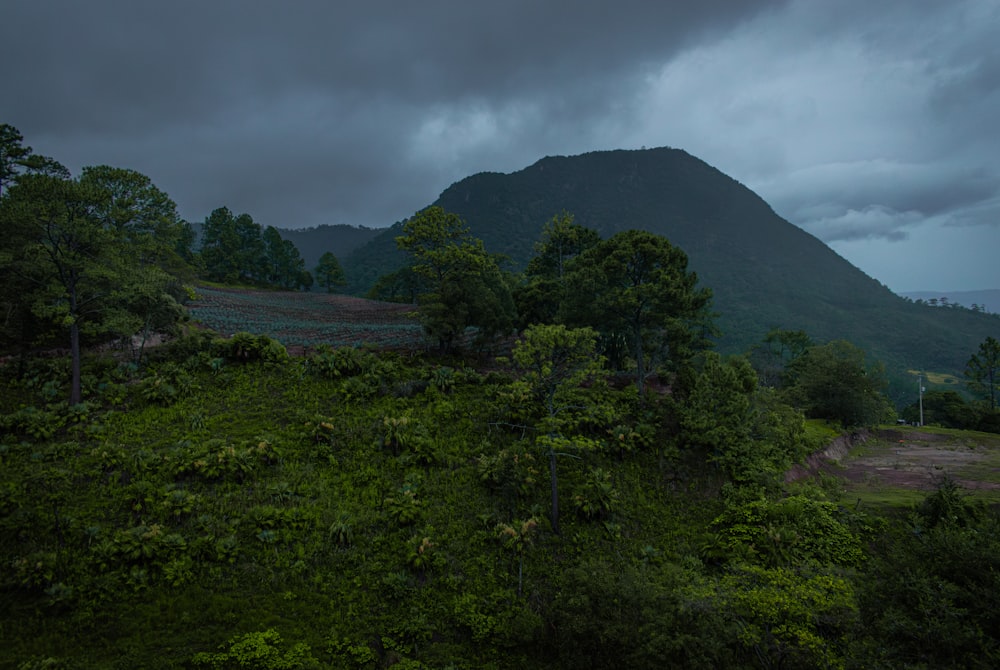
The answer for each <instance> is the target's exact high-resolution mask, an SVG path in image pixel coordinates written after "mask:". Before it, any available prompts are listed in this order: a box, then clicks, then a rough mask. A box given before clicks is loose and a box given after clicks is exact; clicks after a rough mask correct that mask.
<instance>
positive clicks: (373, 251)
mask: <svg viewBox="0 0 1000 670" xmlns="http://www.w3.org/2000/svg"><path fill="white" fill-rule="evenodd" d="M433 204H435V205H440V206H441V207H443V208H445V209H446V210H448V211H452V212H455V213H457V214H459V215H460V216H461V217H462V218H463V219H465V221H466V222H467V223H468V225H469V227H470V229H471V232H472V234H473V235H475V236H477V237H479V238H481V239H482V240H483V241H484V243H485V245H486V248H487V249H488V250H489V251H491V252H493V253H500V254H505V255H507V256H508V257H509V258H510V261H511V266H512V268H513V269H520V268H523V267H524V265H525V264H526V262H527V260H528V259H529V258H530V257H531V254H532V250H533V244H534V243H535V241H536V240H537V239H538V236H539V233H540V231H541V228H542V226H543V224H544V223H545V222H546V221H547V220H549V219H551V218H552V217H553V216H554V215H555V214H558V213H559V212H561V211H564V210H565V211H568V212H571V213H572V214H574V216H575V217H576V222H577V223H580V224H582V225H584V226H587V227H590V228H594V229H596V230H598V231H599V232H600V233H601V234H602V236H604V237H608V236H610V235H611V234H613V233H615V232H617V231H621V230H625V229H629V228H637V229H643V230H649V231H651V232H655V233H658V234H661V235H664V236H666V237H667V238H668V239H669V240H670V241H671V243H673V244H675V245H677V246H679V247H681V248H682V249H683V250H684V251H685V252H686V253H687V255H688V257H689V259H690V267H691V269H693V270H694V271H695V272H697V274H698V276H699V278H700V282H701V284H702V285H703V286H708V287H710V288H711V289H712V291H713V292H714V296H715V298H714V307H715V310H716V311H717V312H718V313H719V315H720V316H719V319H718V325H719V326H720V328H721V330H722V336H721V338H720V340H719V346H720V349H721V350H722V351H745V350H746V349H747V348H748V347H749V346H751V345H752V344H754V343H756V342H759V341H760V339H761V338H762V337H763V336H764V335H765V334H766V333H767V332H768V331H769V330H771V329H773V328H783V329H788V330H805V331H806V332H807V333H808V334H809V335H810V336H811V337H812V338H813V339H814V340H816V341H820V342H824V341H829V340H834V339H840V338H843V339H848V340H850V341H852V342H854V343H855V344H857V345H858V346H860V347H862V348H863V349H865V350H866V351H868V352H869V353H870V354H871V355H872V356H874V357H876V358H879V359H881V360H882V361H884V362H885V363H886V364H887V367H888V368H889V370H890V372H891V373H892V375H891V376H893V377H894V378H896V379H897V380H898V381H897V384H905V383H908V382H904V381H902V378H901V375H903V371H905V370H908V369H917V370H921V369H926V370H938V371H947V372H958V371H960V370H961V369H962V368H963V367H964V364H965V362H966V360H967V359H968V357H969V355H970V354H971V353H972V352H973V351H974V350H975V349H976V347H977V346H978V345H979V343H980V342H982V341H983V340H984V339H985V338H986V337H987V336H988V335H991V334H992V335H996V334H997V332H998V330H1000V319H998V318H997V317H995V316H991V315H984V314H978V313H973V312H972V311H970V310H939V309H935V308H932V307H928V306H924V305H916V304H913V303H911V302H909V301H907V300H904V299H902V298H900V297H898V296H896V295H895V294H893V293H892V292H891V291H889V289H888V288H886V287H885V286H883V285H881V284H880V283H879V282H877V281H875V280H874V279H872V278H871V277H869V276H867V275H865V274H864V273H863V272H861V271H860V270H858V269H857V268H855V267H854V266H852V265H851V264H850V263H848V262H847V261H846V260H844V259H843V258H841V257H840V256H839V255H837V254H836V253H835V252H833V251H832V250H831V249H830V248H829V247H827V246H826V245H825V244H823V243H822V242H820V241H819V240H818V239H816V238H815V237H813V236H812V235H810V234H808V233H806V232H804V231H803V230H801V229H800V228H798V227H796V226H794V225H792V224H790V223H788V222H787V221H785V220H784V219H782V218H781V217H779V216H778V215H777V214H775V213H774V211H773V210H772V209H771V208H770V207H769V206H768V204H767V203H766V202H764V201H763V200H762V199H761V198H760V197H759V196H757V195H756V194H754V193H753V192H752V191H750V190H749V189H748V188H746V187H745V186H743V185H742V184H740V183H739V182H737V181H735V180H733V179H731V178H730V177H727V176H726V175H725V174H723V173H722V172H720V171H719V170H717V169H715V168H713V167H711V166H710V165H708V164H706V163H705V162H703V161H701V160H699V159H697V158H695V157H693V156H691V155H689V154H687V153H685V152H684V151H681V150H677V149H666V148H662V149H649V150H637V151H604V152H594V153H589V154H584V155H580V156H572V157H549V158H544V159H542V160H540V161H538V162H537V163H535V164H534V165H532V166H530V167H528V168H525V169H524V170H521V171H519V172H515V173H512V174H499V173H482V174H477V175H473V176H471V177H468V178H466V179H463V180H462V181H460V182H458V183H456V184H453V185H452V186H451V187H450V188H448V189H447V190H446V191H445V192H444V193H442V194H441V196H440V197H439V198H438V199H437V200H436V201H435V202H434V203H433ZM398 234H399V225H398V224H397V226H394V227H393V228H390V229H388V230H386V231H384V232H383V233H382V234H380V235H379V236H377V237H376V238H374V239H373V240H372V241H371V242H369V243H368V244H366V245H364V246H362V247H360V248H359V249H357V250H356V251H355V252H354V253H353V254H351V255H350V256H349V257H348V258H346V259H345V269H346V270H347V273H348V278H349V281H350V282H351V289H352V290H353V291H355V292H362V291H364V290H366V289H367V288H368V287H370V286H371V284H372V283H373V282H374V281H375V279H376V278H377V277H378V276H379V275H381V274H384V273H386V272H389V271H391V270H393V269H395V268H398V267H399V266H400V265H402V264H403V263H404V262H405V257H404V255H403V254H401V253H400V252H399V251H398V250H396V248H395V243H394V237H395V236H396V235H398Z"/></svg>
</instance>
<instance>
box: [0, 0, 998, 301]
mask: <svg viewBox="0 0 1000 670" xmlns="http://www.w3.org/2000/svg"><path fill="white" fill-rule="evenodd" d="M998 26H1000V3H997V2H996V1H995V0H955V1H954V2H949V3H944V2H939V1H938V0H880V1H879V2H871V1H870V0H842V1H840V2H826V1H824V0H759V1H753V2H750V1H747V0H703V1H701V2H685V3H680V2H649V1H648V0H623V1H619V2H610V1H601V2H597V1H595V0H584V1H576V2H571V1H570V0H561V1H559V2H539V1H538V0H534V1H529V0H511V1H509V2H502V3H501V2H471V1H469V2H459V1H458V0H427V1H425V2H419V3H418V2H400V1H395V0H394V1H392V2H389V1H386V0H370V1H368V2H325V1H320V0H312V1H305V0H299V1H295V0H289V1H288V2H280V3H279V2H276V1H275V2H263V1H262V2H245V1H237V0H205V1H201V2H193V1H191V0H179V1H172V2H145V1H139V0H127V1H126V0H121V1H114V0H92V1H88V2H82V1H78V0H59V1H56V0H11V1H8V2H7V3H5V6H4V9H3V11H2V21H0V62H3V63H4V64H5V69H4V83H3V88H2V89H0V90H2V91H3V94H2V95H0V122H5V123H11V124H13V125H15V126H17V127H18V128H19V129H20V130H21V131H22V132H23V133H24V135H25V138H26V141H27V143H29V144H31V145H32V146H34V148H35V149H36V151H38V152H40V153H43V154H48V155H51V156H53V157H55V158H57V159H59V160H61V161H63V162H64V163H65V164H66V165H67V166H68V167H70V168H71V169H72V170H73V171H74V172H75V171H78V170H79V169H80V168H81V167H83V166H84V165H93V164H101V163H106V164H111V165H116V166H121V167H130V168H133V169H136V170H139V171H141V172H143V173H145V174H147V175H149V176H150V177H151V178H152V179H153V180H154V182H155V183H156V184H157V185H159V186H160V187H161V188H163V189H164V190H166V191H167V192H168V193H169V194H170V195H171V196H172V197H173V198H174V199H175V200H176V201H177V203H178V205H179V208H180V210H181V213H182V214H183V215H184V216H186V217H187V218H189V219H192V220H200V219H202V218H204V217H205V216H206V215H207V214H208V212H209V211H211V210H212V209H214V208H215V207H219V206H222V205H225V206H228V207H229V208H230V209H232V210H234V211H237V212H248V213H250V214H251V215H253V216H254V218H255V219H256V220H258V221H260V222H261V223H263V224H265V225H276V226H279V227H305V226H311V225H318V224H322V223H352V224H359V225H368V226H383V225H388V224H390V223H393V222H395V221H396V220H399V219H402V218H404V217H406V216H409V215H410V214H412V213H413V212H414V211H415V210H417V209H418V208H420V207H423V206H424V205H426V204H428V203H429V202H431V201H433V200H434V198H435V197H436V196H437V195H438V194H439V193H440V191H442V190H443V189H444V188H446V187H447V186H448V185H450V184H451V183H452V182H454V181H457V180H459V179H461V178H463V177H465V176H468V175H469V174H472V173H475V172H479V171H484V170H489V171H503V172H509V171H514V170H518V169H521V168H523V167H525V166H527V165H530V164H531V163H534V162H535V161H536V160H538V159H539V158H541V157H543V156H545V155H552V154H562V155H571V154H577V153H583V152H587V151H593V150H598V149H614V148H639V147H640V146H650V147H652V146H664V145H667V146H674V147H679V148H682V149H685V150H687V151H689V152H690V153H692V154H693V155H695V156H698V157H699V158H702V159H704V160H706V161H708V162H709V163H711V164H712V165H714V166H716V167H718V168H719V169H720V170H722V171H723V172H725V173H726V174H729V175H731V176H733V177H735V178H736V179H738V180H740V181H741V182H743V183H745V184H747V185H748V186H750V187H751V188H752V189H754V190H755V191H757V192H758V193H759V194H760V195H761V196H762V197H764V198H765V200H767V201H768V202H769V203H771V204H772V206H773V207H774V208H775V210H776V211H777V212H778V213H779V214H780V215H782V216H784V217H785V218H787V219H788V220H790V221H792V222H793V223H795V224H797V225H799V226H801V227H803V228H804V229H806V230H808V231H810V232H812V233H814V234H816V235H817V236H819V237H820V238H821V239H823V240H825V241H827V242H828V243H830V244H831V245H834V246H835V248H838V249H842V250H844V251H843V253H845V254H848V259H849V260H853V259H854V258H857V259H864V260H865V262H868V261H869V260H870V259H872V258H874V256H873V255H872V254H873V252H872V251H871V249H872V248H873V247H872V245H879V247H878V248H879V249H882V248H883V247H882V246H881V245H890V246H886V247H884V249H885V253H884V254H883V256H885V258H887V259H888V260H887V261H885V262H879V263H878V266H877V268H876V269H875V270H872V269H868V268H864V267H863V268H862V269H867V270H868V271H869V273H870V274H873V275H874V276H878V277H879V278H880V279H882V280H883V281H886V282H887V283H890V284H893V285H895V283H899V284H903V283H904V279H905V278H906V276H907V275H906V273H907V272H910V271H909V270H908V269H907V267H906V266H904V265H901V264H899V265H893V264H892V259H893V258H897V257H912V256H918V255H921V254H923V255H926V256H927V257H928V259H930V258H931V257H932V256H933V255H934V254H938V255H939V256H940V250H941V248H942V242H941V240H951V239H954V240H955V248H956V249H959V248H961V249H965V250H969V249H975V250H979V249H981V248H983V246H984V244H983V240H984V239H991V238H990V235H992V236H993V238H992V239H995V240H996V243H997V244H996V246H1000V226H998V225H997V222H998V221H1000V134H998V133H997V132H996V130H995V126H996V119H997V118H998V112H1000V40H997V39H996V33H997V28H998ZM972 230H975V231H976V233H975V235H976V236H975V238H973V237H972V236H971V233H970V232H969V231H972ZM928 231H933V234H932V233H930V232H928ZM959 235H964V236H965V237H964V238H962V241H961V243H959V238H958V237H957V236H959ZM972 239H975V243H972V242H971V240H972ZM931 240H933V242H932V241H931ZM866 245H867V246H866ZM892 245H894V246H892ZM921 245H923V246H921ZM986 246H989V245H986ZM904 247H905V252H903V253H900V250H901V249H903V248H904ZM862 251H863V252H864V253H861V252H862ZM849 254H858V255H857V256H850V255H849ZM956 258H957V257H956ZM977 258H978V256H977ZM934 261H935V262H930V261H928V262H927V263H923V264H922V266H923V267H934V268H935V271H936V272H940V273H942V274H940V275H939V276H940V277H941V279H940V280H937V281H938V284H937V287H939V288H949V289H954V288H956V287H958V286H959V285H960V283H961V282H972V281H975V282H977V283H979V282H981V281H982V277H983V276H987V277H990V276H992V277H995V280H994V281H992V283H993V284H995V286H996V287H1000V270H996V269H991V270H988V271H983V273H980V274H977V275H975V277H974V278H973V275H971V274H965V275H962V274H961V273H962V272H963V271H964V270H965V269H966V268H968V267H969V266H970V263H962V262H961V261H949V262H947V263H945V262H941V261H940V259H939V258H935V259H934ZM858 262H861V260H859V261H858ZM994 265H995V264H994ZM876 270H877V271H876ZM894 272H898V277H901V278H902V279H899V280H898V282H897V280H896V279H894V278H893V277H895V276H897V275H894V274H893V273H894ZM946 272H948V273H951V274H947V275H946V274H944V273H946ZM990 272H992V275H991V274H989V273H990ZM984 273H985V274H984ZM960 275H961V276H960ZM949 277H950V278H949ZM961 277H965V278H964V279H963V278H961ZM945 284H946V285H945ZM990 287H993V286H990ZM919 288H935V286H934V284H927V285H924V286H912V285H907V290H916V289H919ZM973 288H984V286H974V287H973Z"/></svg>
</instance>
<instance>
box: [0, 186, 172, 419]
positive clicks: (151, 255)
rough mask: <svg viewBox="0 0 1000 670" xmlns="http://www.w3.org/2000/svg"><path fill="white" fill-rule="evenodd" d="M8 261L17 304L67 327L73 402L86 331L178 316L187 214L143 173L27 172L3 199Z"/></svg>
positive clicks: (142, 327)
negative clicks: (174, 269) (177, 267)
mask: <svg viewBox="0 0 1000 670" xmlns="http://www.w3.org/2000/svg"><path fill="white" fill-rule="evenodd" d="M0 206H2V208H0V218H2V220H3V224H4V228H5V231H6V232H7V233H8V234H7V236H6V237H5V239H4V241H3V259H4V260H5V261H8V260H9V263H5V265H6V267H7V271H6V273H5V274H7V275H8V277H9V278H11V279H12V280H13V281H14V282H15V283H16V286H17V287H18V289H19V290H20V292H21V295H20V296H19V297H17V298H16V299H12V302H11V303H8V304H9V305H13V306H14V307H15V308H16V312H17V313H18V314H20V315H22V319H23V318H24V315H25V313H26V312H30V314H31V316H32V317H34V318H36V319H39V320H40V321H41V322H43V323H48V324H51V325H52V326H53V327H55V328H57V329H60V330H63V332H64V333H66V334H67V335H68V339H69V342H68V344H69V349H70V357H71V367H72V378H71V383H70V398H69V399H70V402H71V403H72V404H75V403H78V402H80V400H81V379H80V360H81V347H82V342H81V340H82V338H83V337H84V336H89V337H93V338H107V337H112V336H113V337H131V336H133V335H135V334H136V333H138V332H143V333H147V332H148V331H149V329H150V328H154V327H155V328H165V327H168V326H170V325H173V324H174V323H176V321H177V320H178V319H179V318H180V315H181V311H182V310H181V309H180V307H179V305H178V303H177V300H176V298H177V297H179V296H180V293H181V291H180V286H179V283H178V282H176V281H175V280H174V278H173V277H172V276H171V275H170V274H169V273H168V272H167V271H166V270H165V269H164V267H165V266H169V265H171V264H175V263H177V262H179V261H178V260H177V257H176V254H175V249H176V240H177V237H178V234H179V231H180V230H181V222H180V219H179V217H178V216H177V213H176V209H175V206H174V204H173V202H171V201H170V199H169V198H167V197H166V195H165V194H164V193H163V192H162V191H159V190H158V189H157V188H156V187H155V186H153V185H152V183H151V182H150V180H149V179H148V178H147V177H145V176H144V175H141V174H139V173H137V172H134V171H131V170H121V169H117V168H109V167H106V166H100V167H91V168H85V169H84V170H83V173H82V174H81V176H80V178H79V179H75V180H74V179H66V178H63V177H61V176H53V175H51V174H44V173H38V172H36V173H30V174H23V175H20V176H19V177H18V179H17V182H16V184H15V185H14V186H13V187H12V188H11V189H9V191H8V192H7V194H6V195H5V196H4V197H3V199H2V201H0Z"/></svg>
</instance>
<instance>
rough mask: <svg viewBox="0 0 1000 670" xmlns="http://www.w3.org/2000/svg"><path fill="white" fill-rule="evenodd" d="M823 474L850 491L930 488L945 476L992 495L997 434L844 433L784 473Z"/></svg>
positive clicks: (999, 473) (999, 453)
mask: <svg viewBox="0 0 1000 670" xmlns="http://www.w3.org/2000/svg"><path fill="white" fill-rule="evenodd" d="M820 472H822V473H825V474H828V475H833V476H836V477H840V478H842V479H843V480H844V483H845V488H846V489H847V490H849V491H854V492H862V491H874V490H879V491H885V490H889V489H901V490H910V491H929V490H933V489H934V488H936V487H937V485H938V484H939V483H940V482H941V480H942V479H944V478H946V477H947V478H949V479H951V480H952V481H954V482H955V483H956V484H958V485H959V486H961V487H962V488H963V489H965V490H967V491H970V492H981V493H983V494H986V495H988V496H989V497H991V498H995V497H997V496H998V495H1000V435H992V434H988V433H972V432H968V431H938V430H932V429H923V428H919V429H918V428H901V429H898V430H883V431H874V432H867V431H865V432H859V433H853V434H851V435H845V436H842V437H841V438H838V439H837V440H835V441H834V442H832V443H831V444H830V445H829V446H828V447H827V448H826V449H825V450H823V451H822V452H819V453H817V454H813V456H811V457H810V459H808V461H807V463H806V464H805V465H803V466H798V467H797V468H796V469H794V470H793V471H790V472H789V473H788V477H787V479H788V480H790V481H791V480H795V479H801V478H803V477H807V476H810V475H815V474H817V473H820Z"/></svg>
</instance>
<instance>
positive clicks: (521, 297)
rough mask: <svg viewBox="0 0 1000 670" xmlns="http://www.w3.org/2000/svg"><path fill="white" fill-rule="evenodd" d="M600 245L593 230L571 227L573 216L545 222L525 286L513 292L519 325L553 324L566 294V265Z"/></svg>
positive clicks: (529, 264)
mask: <svg viewBox="0 0 1000 670" xmlns="http://www.w3.org/2000/svg"><path fill="white" fill-rule="evenodd" d="M600 241H601V236H600V235H599V234H598V233H597V231H596V230H591V229H589V228H585V227H583V226H581V225H579V224H576V223H573V215H572V214H570V213H568V212H562V213H561V214H558V215H556V216H554V217H552V219H551V220H549V221H548V222H546V224H545V226H544V227H543V228H542V235H541V239H540V240H539V241H538V242H536V243H535V255H534V256H533V257H532V259H531V260H530V261H529V262H528V267H527V268H526V269H525V272H524V274H525V278H526V279H527V282H526V283H525V284H524V285H523V286H521V287H520V288H519V290H518V292H517V305H518V313H519V317H520V321H521V323H523V324H525V325H528V324H532V323H553V322H555V321H556V319H557V317H558V314H559V308H560V306H561V305H562V303H563V300H564V297H565V292H566V286H567V284H566V271H567V267H568V265H569V263H570V261H571V260H572V259H573V258H575V257H576V256H578V255H579V254H580V253H582V252H583V251H585V250H586V249H589V248H590V247H592V246H594V245H596V244H597V243H598V242H600Z"/></svg>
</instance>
